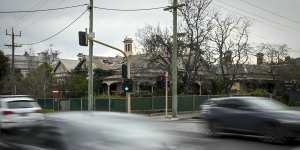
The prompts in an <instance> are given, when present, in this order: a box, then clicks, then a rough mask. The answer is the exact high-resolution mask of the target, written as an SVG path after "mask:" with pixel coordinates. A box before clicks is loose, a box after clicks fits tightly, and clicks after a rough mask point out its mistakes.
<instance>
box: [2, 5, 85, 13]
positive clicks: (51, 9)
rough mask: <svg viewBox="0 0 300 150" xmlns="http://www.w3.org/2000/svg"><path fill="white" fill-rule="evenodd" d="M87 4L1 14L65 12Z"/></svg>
mask: <svg viewBox="0 0 300 150" xmlns="http://www.w3.org/2000/svg"><path fill="white" fill-rule="evenodd" d="M86 5H87V4H80V5H73V6H66V7H58V8H48V9H36V10H12V11H0V14H12V13H34V12H45V11H55V10H63V9H70V8H76V7H82V6H86Z"/></svg>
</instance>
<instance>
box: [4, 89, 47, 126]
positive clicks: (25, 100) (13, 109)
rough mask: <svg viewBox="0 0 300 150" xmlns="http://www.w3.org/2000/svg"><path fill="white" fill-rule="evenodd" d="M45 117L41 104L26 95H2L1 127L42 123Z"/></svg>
mask: <svg viewBox="0 0 300 150" xmlns="http://www.w3.org/2000/svg"><path fill="white" fill-rule="evenodd" d="M44 119H45V117H44V114H43V113H42V109H41V107H40V106H39V104H38V103H37V102H36V101H35V100H34V99H33V98H31V97H30V96H26V95H0V129H11V128H22V127H32V126H37V125H41V124H42V122H43V120H44Z"/></svg>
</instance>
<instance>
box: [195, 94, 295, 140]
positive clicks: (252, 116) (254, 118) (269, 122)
mask: <svg viewBox="0 0 300 150" xmlns="http://www.w3.org/2000/svg"><path fill="white" fill-rule="evenodd" d="M201 113H202V117H203V118H204V119H205V120H206V122H207V125H208V126H207V127H208V132H207V133H208V134H209V135H212V136H215V135H219V134H222V133H223V134H224V133H230V134H242V135H251V136H258V137H260V138H261V139H263V140H264V141H268V142H276V143H283V142H288V141H291V140H295V139H297V138H299V137H300V112H299V111H293V110H291V109H289V108H288V107H287V106H285V105H283V104H281V103H279V102H278V101H276V100H273V99H270V98H262V97H223V98H212V99H209V100H208V101H207V102H206V103H205V104H204V105H203V106H202V112H201Z"/></svg>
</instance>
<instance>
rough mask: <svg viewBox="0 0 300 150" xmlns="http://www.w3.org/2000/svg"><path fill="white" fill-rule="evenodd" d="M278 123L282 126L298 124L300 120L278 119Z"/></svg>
mask: <svg viewBox="0 0 300 150" xmlns="http://www.w3.org/2000/svg"><path fill="white" fill-rule="evenodd" d="M278 121H279V122H280V123H283V124H300V120H292V119H279V120H278Z"/></svg>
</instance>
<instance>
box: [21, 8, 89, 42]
mask: <svg viewBox="0 0 300 150" xmlns="http://www.w3.org/2000/svg"><path fill="white" fill-rule="evenodd" d="M87 10H88V9H86V10H85V11H84V12H83V13H81V14H80V15H79V16H78V17H77V18H75V19H74V20H73V21H72V22H71V23H69V24H68V25H67V26H65V27H64V28H63V29H61V30H59V31H58V32H56V33H55V34H53V35H51V36H49V37H48V38H45V39H43V40H40V41H38V42H32V43H27V44H21V45H34V44H39V43H42V42H45V41H47V40H50V39H52V38H54V37H55V36H57V35H59V34H60V33H62V32H64V31H65V30H66V29H67V28H69V27H70V26H71V25H73V24H74V23H75V22H76V21H77V20H79V19H80V18H81V17H82V16H83V15H84V14H85V13H86V12H87Z"/></svg>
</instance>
